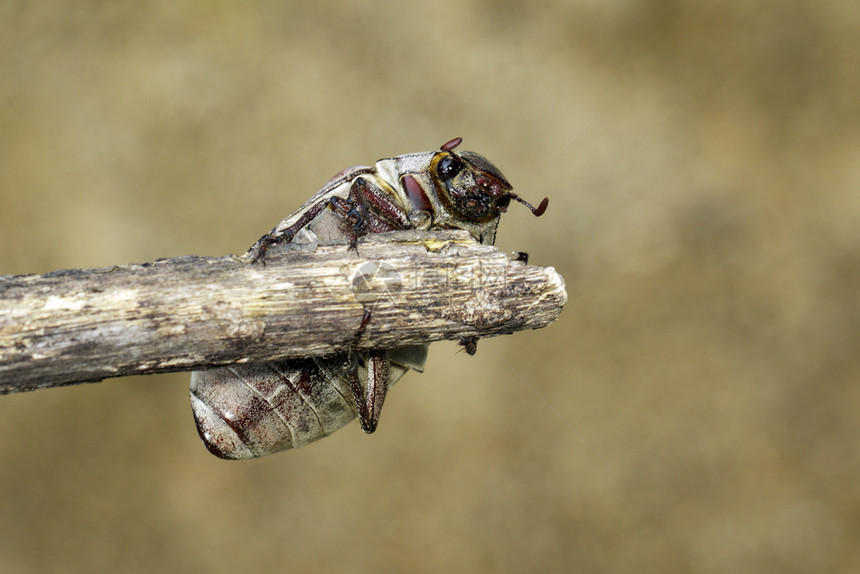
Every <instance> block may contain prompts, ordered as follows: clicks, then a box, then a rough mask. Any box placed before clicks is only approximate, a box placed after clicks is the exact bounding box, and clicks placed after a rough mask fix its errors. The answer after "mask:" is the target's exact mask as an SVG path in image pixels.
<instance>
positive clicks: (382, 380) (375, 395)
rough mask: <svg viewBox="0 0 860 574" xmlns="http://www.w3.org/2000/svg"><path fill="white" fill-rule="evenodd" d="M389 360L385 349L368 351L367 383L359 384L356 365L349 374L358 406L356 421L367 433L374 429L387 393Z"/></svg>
mask: <svg viewBox="0 0 860 574" xmlns="http://www.w3.org/2000/svg"><path fill="white" fill-rule="evenodd" d="M389 366H390V361H389V359H388V353H387V352H386V351H370V356H369V357H368V360H367V385H366V386H365V387H362V386H361V381H359V378H358V366H357V365H356V366H355V367H354V368H353V371H352V373H351V374H350V386H351V387H352V396H353V398H354V399H355V405H356V407H358V422H359V423H360V424H361V430H363V431H364V432H366V433H367V434H370V433H372V432H373V431H375V430H376V425H377V424H379V415H380V413H381V412H382V403H384V402H385V395H386V393H388V369H389Z"/></svg>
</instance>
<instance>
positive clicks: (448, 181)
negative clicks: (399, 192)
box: [430, 138, 548, 223]
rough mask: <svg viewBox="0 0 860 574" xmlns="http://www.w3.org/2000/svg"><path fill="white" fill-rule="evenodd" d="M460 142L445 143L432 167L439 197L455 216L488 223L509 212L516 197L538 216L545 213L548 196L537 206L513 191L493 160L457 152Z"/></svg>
mask: <svg viewBox="0 0 860 574" xmlns="http://www.w3.org/2000/svg"><path fill="white" fill-rule="evenodd" d="M459 144H460V138H456V139H453V140H451V141H450V142H448V143H446V144H445V145H443V146H442V149H441V151H440V152H438V153H436V155H435V157H434V158H433V160H432V163H431V166H430V170H431V173H432V174H433V178H434V180H435V181H436V185H437V187H438V188H439V191H440V193H439V196H440V198H441V199H442V201H443V203H445V207H447V208H448V209H449V210H450V211H451V213H452V214H453V215H454V216H455V217H458V218H461V219H463V220H466V221H470V222H474V223H486V222H488V221H491V220H493V219H496V218H498V217H499V215H501V214H502V213H504V212H505V211H507V209H508V205H510V203H511V200H512V199H516V200H517V201H519V202H520V203H524V204H525V205H526V206H527V207H528V208H529V209H531V211H532V213H534V214H535V215H541V214H543V212H544V210H545V209H546V205H547V203H548V200H547V199H544V200H543V202H541V204H540V205H539V206H538V208H537V209H535V208H533V207H532V206H531V205H529V204H528V203H526V202H525V201H523V200H522V199H520V198H519V197H518V196H517V194H515V193H513V192H511V189H512V186H511V184H510V183H508V180H507V179H505V176H504V175H502V172H501V171H499V168H497V167H496V166H494V165H493V164H492V163H490V160H488V159H487V158H485V157H484V156H482V155H480V154H477V153H475V152H472V151H462V152H459V153H457V152H455V151H454V148H456V147H457V146H458V145H459Z"/></svg>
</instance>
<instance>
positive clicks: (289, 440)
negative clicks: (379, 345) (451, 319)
mask: <svg viewBox="0 0 860 574" xmlns="http://www.w3.org/2000/svg"><path fill="white" fill-rule="evenodd" d="M387 353H388V356H389V359H390V360H391V366H390V370H389V379H388V386H389V387H390V386H392V385H393V384H394V383H395V382H397V380H398V379H400V377H402V376H403V375H404V373H406V371H407V370H409V369H414V370H416V371H421V370H422V369H423V367H424V360H425V359H426V357H427V345H417V346H413V347H399V348H397V349H391V350H389V351H387ZM353 373H354V374H353ZM350 376H357V377H358V380H359V383H360V384H362V385H363V384H366V382H367V364H366V357H365V354H364V353H360V354H357V355H355V356H354V357H353V359H350V356H349V355H347V354H340V355H333V356H328V357H320V358H316V359H293V360H286V361H274V362H270V363H248V364H243V365H232V366H230V367H223V368H219V369H209V370H206V371H194V372H193V373H191V407H192V409H193V411H194V420H195V421H196V423H197V430H198V432H199V433H200V438H202V439H203V442H204V443H205V444H206V448H208V449H209V452H211V453H212V454H214V455H216V456H219V457H221V458H228V459H243V458H256V457H259V456H265V455H267V454H272V453H275V452H278V451H280V450H285V449H289V448H298V447H300V446H304V445H306V444H308V443H311V442H313V441H315V440H319V439H321V438H323V437H325V436H328V435H330V434H331V433H333V432H334V431H336V430H338V429H340V428H341V427H343V426H344V425H346V424H347V423H348V422H349V421H351V420H352V419H354V418H355V417H356V415H357V412H358V409H357V407H356V405H355V399H354V398H353V394H352V389H351V388H350V382H349V377H350Z"/></svg>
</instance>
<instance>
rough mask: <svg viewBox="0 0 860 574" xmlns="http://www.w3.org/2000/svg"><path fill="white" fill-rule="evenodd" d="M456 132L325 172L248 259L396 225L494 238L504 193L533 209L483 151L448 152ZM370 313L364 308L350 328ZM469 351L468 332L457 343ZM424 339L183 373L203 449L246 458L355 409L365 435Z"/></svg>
mask: <svg viewBox="0 0 860 574" xmlns="http://www.w3.org/2000/svg"><path fill="white" fill-rule="evenodd" d="M461 141H462V139H461V138H455V139H452V140H451V141H449V142H446V143H445V144H443V145H442V147H441V148H440V149H439V151H429V152H422V153H414V154H407V155H401V156H397V157H393V158H386V159H381V160H379V161H378V162H376V164H375V166H373V167H351V168H348V169H346V170H344V171H342V172H341V173H339V174H337V175H336V176H335V177H334V178H332V179H331V180H330V181H329V182H328V183H327V184H326V185H324V186H323V188H322V189H320V190H319V191H318V192H317V193H316V194H315V195H314V196H313V197H312V198H311V199H310V200H309V201H308V202H307V203H305V205H303V206H302V207H301V208H300V209H299V210H298V211H296V212H295V213H293V214H292V215H290V216H289V217H288V218H286V219H284V220H283V221H282V222H281V223H280V224H279V225H278V226H277V227H275V228H274V229H273V230H272V231H270V232H269V233H267V234H266V235H264V236H263V237H261V238H260V239H259V241H257V243H256V244H254V246H253V247H251V249H250V250H249V251H248V257H249V259H250V260H251V261H253V262H258V263H260V262H262V261H264V260H265V256H266V252H267V250H268V249H269V248H271V247H272V246H274V245H277V244H281V243H316V242H319V241H328V240H343V239H351V240H352V241H353V242H355V241H356V239H357V238H358V237H359V236H361V235H364V234H367V233H383V232H386V231H394V230H398V229H424V230H432V229H445V228H460V229H464V230H466V231H468V232H469V233H470V234H471V235H472V236H473V237H474V238H475V239H476V240H477V241H480V242H481V243H484V244H487V245H492V244H493V243H494V241H495V238H496V230H497V228H498V225H499V218H500V216H501V214H502V213H504V212H505V211H506V210H507V208H508V205H509V204H510V202H511V200H512V199H513V200H516V201H518V202H520V203H523V204H524V205H526V207H528V208H529V209H530V210H531V211H532V213H534V214H535V215H538V216H539V215H541V214H543V212H544V210H545V209H546V207H547V204H548V199H546V198H545V199H544V200H543V201H542V202H541V203H540V205H539V206H538V207H537V208H534V207H532V206H531V205H529V204H528V203H527V202H526V201H524V200H523V199H521V198H520V197H519V196H518V195H517V194H515V193H513V192H512V191H511V184H510V183H508V181H507V179H505V177H504V176H503V175H502V173H501V172H500V171H499V169H498V168H497V167H496V166H494V165H493V164H492V163H490V162H489V161H488V160H487V159H486V158H485V157H483V156H482V155H479V154H477V153H475V152H471V151H460V152H456V151H455V149H456V148H457V146H459V145H460V143H461ZM368 320H370V315H369V314H368V313H365V316H364V319H363V320H362V322H361V325H360V326H359V328H358V331H357V335H358V334H360V332H361V331H362V330H363V329H364V327H365V325H366V324H367V321H368ZM461 344H463V345H464V347H465V349H466V350H467V352H469V353H470V354H473V353H474V352H475V348H476V347H475V345H476V340H475V339H468V340H466V341H463V342H461ZM427 347H428V345H418V346H411V347H400V348H396V349H386V350H373V351H368V352H353V351H351V350H344V351H343V352H342V353H339V354H336V355H331V356H326V357H322V358H308V359H291V360H285V361H275V362H270V363H256V364H244V365H233V366H229V367H223V368H217V369H211V370H206V371H195V372H193V373H192V374H191V405H192V408H193V411H194V417H195V420H196V422H197V429H198V430H199V432H200V436H201V438H202V439H203V442H204V443H205V444H206V447H207V448H208V449H209V450H210V451H211V452H212V453H213V454H215V455H217V456H220V457H222V458H230V459H242V458H254V457H259V456H264V455H267V454H272V453H274V452H277V451H280V450H284V449H288V448H295V447H299V446H303V445H305V444H308V443H310V442H313V441H315V440H318V439H320V438H322V437H324V436H327V435H329V434H331V433H332V432H334V431H336V430H338V429H339V428H341V427H343V426H344V425H345V424H346V423H348V422H349V421H351V420H352V419H353V418H355V417H356V416H357V417H358V419H359V422H360V423H361V428H362V430H364V432H366V433H372V432H373V431H374V430H375V429H376V426H377V424H378V422H379V415H380V412H381V410H382V404H383V401H384V400H385V395H386V393H387V391H388V388H389V387H390V386H391V385H393V384H394V383H395V382H397V380H398V379H400V377H402V376H403V375H404V374H405V373H406V371H408V370H409V369H413V370H416V371H419V372H420V371H421V370H423V368H424V361H425V359H426V357H427Z"/></svg>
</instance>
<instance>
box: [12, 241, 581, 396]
mask: <svg viewBox="0 0 860 574" xmlns="http://www.w3.org/2000/svg"><path fill="white" fill-rule="evenodd" d="M566 301H567V294H566V292H565V289H564V281H563V279H562V278H561V276H560V275H559V274H558V273H556V272H555V270H554V269H553V268H551V267H536V266H531V265H524V264H523V263H521V262H518V261H512V260H511V259H510V258H509V257H508V256H507V255H505V254H503V253H500V252H499V251H498V250H497V249H496V248H495V247H492V246H485V245H481V244H478V243H476V242H475V241H474V240H472V239H471V238H470V237H469V235H468V234H467V233H466V232H463V231H445V232H435V233H428V232H419V231H403V232H396V233H386V234H378V235H371V236H368V237H367V238H363V239H362V240H361V241H359V243H358V245H357V248H356V249H351V248H350V247H349V245H348V244H347V243H330V244H319V245H315V246H307V245H305V246H281V247H279V249H273V250H272V251H271V252H270V253H269V254H268V255H267V258H266V260H265V265H264V264H262V263H261V262H256V263H249V261H248V258H247V256H226V257H220V258H207V257H195V256H186V257H177V258H173V259H164V260H158V261H155V262H154V263H145V264H132V265H123V266H117V267H112V268H105V269H74V270H66V271H55V272H52V273H46V274H43V275H22V276H4V277H0V393H4V394H5V393H10V392H19V391H28V390H34V389H38V388H45V387H54V386H60V385H66V384H72V383H81V382H92V381H99V380H101V379H104V378H108V377H118V376H124V375H136V374H148V373H160V372H167V371H186V370H191V369H195V368H202V367H211V366H218V365H225V364H230V363H244V362H249V361H254V362H258V361H268V360H273V359H282V358H288V357H307V356H319V355H326V354H331V353H333V352H335V351H338V350H343V349H345V348H349V347H350V346H352V347H354V348H356V349H369V348H387V347H395V346H402V345H413V344H421V343H428V342H431V341H438V340H442V339H456V338H458V337H459V336H461V335H462V336H479V337H491V336H495V335H501V334H505V333H511V332H514V331H518V330H523V329H538V328H540V327H545V326H546V325H549V324H550V323H552V322H553V321H555V319H556V318H557V317H558V316H559V313H560V312H561V309H562V307H563V305H564V304H565V302H566ZM365 309H367V310H369V311H370V320H369V321H368V322H367V325H366V326H365V328H364V330H363V332H362V333H361V336H360V337H359V338H356V331H357V330H358V329H359V327H360V325H361V324H362V318H363V317H364V311H365Z"/></svg>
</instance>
